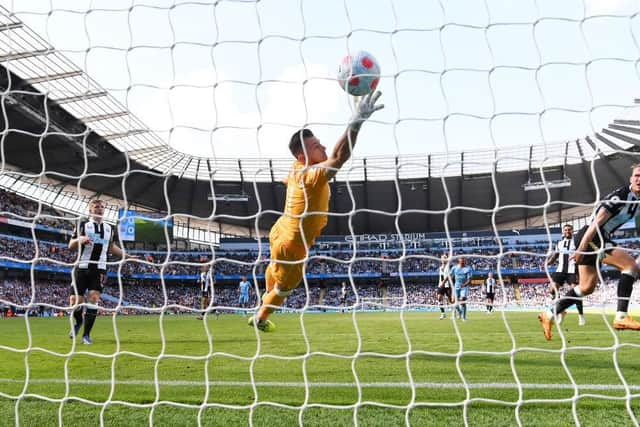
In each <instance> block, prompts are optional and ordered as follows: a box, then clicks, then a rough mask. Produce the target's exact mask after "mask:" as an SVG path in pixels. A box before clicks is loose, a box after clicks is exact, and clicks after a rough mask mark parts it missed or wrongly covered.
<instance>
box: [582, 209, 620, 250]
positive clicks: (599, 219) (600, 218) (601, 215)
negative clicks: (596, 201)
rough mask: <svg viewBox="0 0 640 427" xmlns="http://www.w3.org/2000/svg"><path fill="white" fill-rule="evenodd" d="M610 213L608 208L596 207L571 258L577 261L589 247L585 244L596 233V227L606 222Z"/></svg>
mask: <svg viewBox="0 0 640 427" xmlns="http://www.w3.org/2000/svg"><path fill="white" fill-rule="evenodd" d="M612 215H613V213H612V212H611V211H609V209H606V208H605V209H598V212H597V213H596V218H595V220H594V221H593V222H592V223H591V224H589V228H587V231H586V232H585V233H584V236H582V240H580V244H579V245H578V247H577V248H576V252H575V253H574V254H573V259H574V260H575V261H576V262H579V261H580V260H581V259H582V257H583V256H584V252H586V251H587V250H588V249H589V248H588V247H587V245H588V244H589V242H590V241H591V240H592V239H593V238H594V237H595V236H596V234H597V233H598V228H600V226H601V225H602V224H604V223H605V222H607V220H608V219H609V218H611V216H612Z"/></svg>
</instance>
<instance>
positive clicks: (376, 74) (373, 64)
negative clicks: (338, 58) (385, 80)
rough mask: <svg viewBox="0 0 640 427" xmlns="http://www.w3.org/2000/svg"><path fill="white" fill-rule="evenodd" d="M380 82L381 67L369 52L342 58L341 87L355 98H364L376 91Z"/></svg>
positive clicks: (340, 69)
mask: <svg viewBox="0 0 640 427" xmlns="http://www.w3.org/2000/svg"><path fill="white" fill-rule="evenodd" d="M379 81H380V65H379V64H378V61H377V60H376V58H375V57H374V56H373V55H371V54H370V53H369V52H365V51H364V50H361V51H359V52H356V53H354V54H353V55H347V56H345V57H344V58H342V62H340V66H339V67H338V83H339V84H340V87H341V88H342V89H344V90H345V91H347V92H348V93H349V94H350V95H353V96H364V95H366V94H368V93H369V92H371V91H373V90H375V88H376V87H377V86H378V82H379Z"/></svg>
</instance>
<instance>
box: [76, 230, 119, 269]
mask: <svg viewBox="0 0 640 427" xmlns="http://www.w3.org/2000/svg"><path fill="white" fill-rule="evenodd" d="M80 236H87V237H89V238H90V239H91V241H90V242H89V243H87V244H84V245H80V244H79V245H78V247H79V250H80V259H79V261H78V268H80V269H97V270H103V271H106V269H107V258H108V256H109V248H110V247H111V243H113V242H114V241H116V240H117V239H118V235H117V231H116V227H114V226H112V225H111V224H107V223H105V222H101V223H97V222H95V221H93V220H92V219H89V220H83V221H81V222H80V225H79V226H78V227H77V228H76V229H75V230H74V231H73V235H72V236H71V238H72V239H77V238H78V237H80Z"/></svg>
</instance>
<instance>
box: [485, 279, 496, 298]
mask: <svg viewBox="0 0 640 427" xmlns="http://www.w3.org/2000/svg"><path fill="white" fill-rule="evenodd" d="M484 286H485V292H486V293H488V294H492V293H494V292H495V291H496V279H494V278H493V277H487V279H486V280H485V281H484Z"/></svg>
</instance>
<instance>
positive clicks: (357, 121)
mask: <svg viewBox="0 0 640 427" xmlns="http://www.w3.org/2000/svg"><path fill="white" fill-rule="evenodd" d="M380 95H382V93H381V92H380V91H379V90H378V91H373V92H370V93H369V94H368V95H366V96H365V97H364V98H362V99H361V100H360V102H359V103H358V105H357V106H356V110H355V111H354V113H353V116H352V117H351V121H350V122H349V123H350V128H351V130H353V131H355V132H358V131H359V130H360V126H362V123H364V122H365V120H367V119H368V118H369V117H371V115H372V114H373V113H375V112H376V111H378V110H381V109H383V108H384V104H376V102H377V101H378V98H380Z"/></svg>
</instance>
